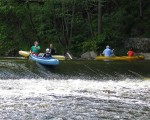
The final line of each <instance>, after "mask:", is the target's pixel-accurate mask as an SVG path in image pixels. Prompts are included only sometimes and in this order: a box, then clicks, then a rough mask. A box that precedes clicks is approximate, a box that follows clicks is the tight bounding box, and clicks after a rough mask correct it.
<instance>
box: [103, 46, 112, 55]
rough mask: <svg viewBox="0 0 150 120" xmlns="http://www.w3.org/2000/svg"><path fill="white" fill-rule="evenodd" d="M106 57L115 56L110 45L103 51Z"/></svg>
mask: <svg viewBox="0 0 150 120" xmlns="http://www.w3.org/2000/svg"><path fill="white" fill-rule="evenodd" d="M103 55H104V56H105V57H111V56H112V55H113V50H111V49H110V48H109V45H107V46H106V49H105V50H104V51H103Z"/></svg>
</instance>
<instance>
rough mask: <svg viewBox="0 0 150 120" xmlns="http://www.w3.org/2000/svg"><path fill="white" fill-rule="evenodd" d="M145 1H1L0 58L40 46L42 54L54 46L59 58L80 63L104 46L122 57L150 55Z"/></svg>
mask: <svg viewBox="0 0 150 120" xmlns="http://www.w3.org/2000/svg"><path fill="white" fill-rule="evenodd" d="M149 6H150V2H149V1H142V0H133V1H131V0H121V1H120V0H113V1H110V0H82V1H81V0H62V1H61V0H44V1H43V0H42V1H39V0H22V1H21V0H20V1H18V0H9V1H4V0H3V1H1V2H0V56H18V51H19V50H24V51H28V50H30V47H31V46H32V45H33V43H34V41H39V43H40V46H41V52H44V51H45V49H46V48H47V47H48V46H49V44H50V43H52V44H53V45H54V47H55V49H56V51H57V54H61V55H62V54H64V53H66V52H67V51H69V53H71V54H72V55H73V56H75V57H77V58H80V56H81V55H82V54H83V53H86V52H87V51H94V52H96V53H97V54H99V53H101V52H102V51H103V49H104V48H105V46H106V45H109V46H111V48H112V49H115V55H116V56H124V55H126V53H127V50H128V48H130V47H132V48H133V50H134V51H135V52H136V53H144V54H145V53H150V46H148V45H149V44H150V43H149V42H150V34H149V33H150V23H149V18H150V14H149Z"/></svg>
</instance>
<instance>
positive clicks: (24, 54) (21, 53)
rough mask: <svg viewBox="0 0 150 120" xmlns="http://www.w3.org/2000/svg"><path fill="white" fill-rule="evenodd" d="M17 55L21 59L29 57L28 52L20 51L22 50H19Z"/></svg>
mask: <svg viewBox="0 0 150 120" xmlns="http://www.w3.org/2000/svg"><path fill="white" fill-rule="evenodd" d="M19 55H21V56H23V57H29V55H30V52H29V51H22V50H20V51H19Z"/></svg>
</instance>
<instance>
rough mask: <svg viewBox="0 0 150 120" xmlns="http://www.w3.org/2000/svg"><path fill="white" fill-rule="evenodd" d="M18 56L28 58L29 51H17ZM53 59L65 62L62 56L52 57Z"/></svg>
mask: <svg viewBox="0 0 150 120" xmlns="http://www.w3.org/2000/svg"><path fill="white" fill-rule="evenodd" d="M41 54H44V53H41ZM19 55H21V56H23V57H29V55H30V52H29V51H22V50H20V51H19ZM52 57H53V58H55V59H58V60H65V56H63V55H52Z"/></svg>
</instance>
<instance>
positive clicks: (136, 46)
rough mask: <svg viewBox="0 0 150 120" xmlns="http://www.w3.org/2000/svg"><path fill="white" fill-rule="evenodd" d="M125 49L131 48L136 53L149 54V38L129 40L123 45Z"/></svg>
mask: <svg viewBox="0 0 150 120" xmlns="http://www.w3.org/2000/svg"><path fill="white" fill-rule="evenodd" d="M125 46H126V48H133V50H134V51H136V52H144V53H149V52H150V38H129V40H128V41H127V42H126V43H125Z"/></svg>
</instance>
